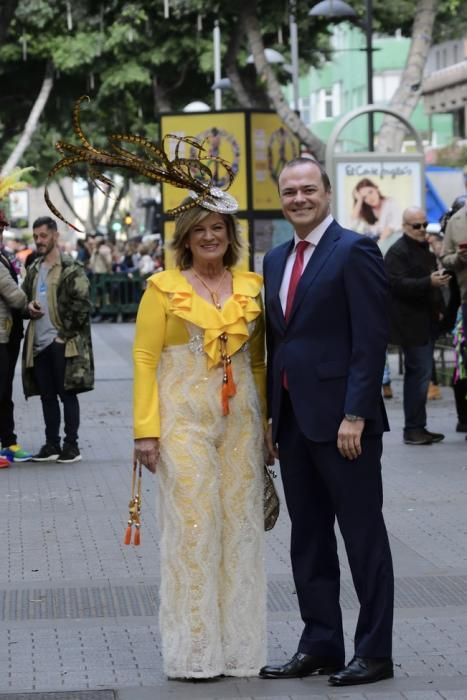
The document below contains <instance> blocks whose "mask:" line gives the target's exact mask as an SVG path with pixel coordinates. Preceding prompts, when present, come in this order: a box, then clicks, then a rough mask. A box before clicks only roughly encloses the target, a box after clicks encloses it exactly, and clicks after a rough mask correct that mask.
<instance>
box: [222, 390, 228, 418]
mask: <svg viewBox="0 0 467 700" xmlns="http://www.w3.org/2000/svg"><path fill="white" fill-rule="evenodd" d="M229 413H230V409H229V386H228V384H227V382H223V383H222V415H223V416H228V415H229Z"/></svg>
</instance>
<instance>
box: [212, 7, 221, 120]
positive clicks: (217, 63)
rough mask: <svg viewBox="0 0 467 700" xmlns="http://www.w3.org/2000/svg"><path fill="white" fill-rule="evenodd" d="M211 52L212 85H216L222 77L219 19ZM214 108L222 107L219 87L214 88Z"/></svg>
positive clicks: (215, 25)
mask: <svg viewBox="0 0 467 700" xmlns="http://www.w3.org/2000/svg"><path fill="white" fill-rule="evenodd" d="M212 38H213V52H214V85H218V83H219V81H220V80H221V78H222V69H221V30H220V27H219V20H218V19H216V21H215V23H214V31H213V37H212ZM214 109H215V110H216V111H218V110H220V109H222V90H221V89H220V88H219V87H216V88H214Z"/></svg>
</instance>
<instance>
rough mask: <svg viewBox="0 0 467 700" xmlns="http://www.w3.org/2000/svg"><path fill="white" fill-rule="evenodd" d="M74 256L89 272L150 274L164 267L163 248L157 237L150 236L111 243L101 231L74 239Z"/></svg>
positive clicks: (145, 275)
mask: <svg viewBox="0 0 467 700" xmlns="http://www.w3.org/2000/svg"><path fill="white" fill-rule="evenodd" d="M76 257H77V259H78V260H79V261H80V262H81V263H83V265H84V268H85V270H86V271H87V273H88V274H95V275H99V274H107V275H108V274H111V273H112V272H126V273H132V274H134V273H137V274H139V275H141V276H142V277H149V275H152V274H153V273H154V272H160V271H161V270H163V252H162V245H161V242H160V239H159V238H154V237H152V236H149V237H147V238H145V239H144V240H142V238H141V237H135V238H130V239H129V240H128V241H124V242H123V241H117V242H116V243H111V242H110V241H109V240H108V239H106V238H104V237H103V236H100V235H95V236H90V235H88V236H86V238H84V239H81V238H79V239H78V240H77V244H76Z"/></svg>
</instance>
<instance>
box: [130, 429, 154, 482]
mask: <svg viewBox="0 0 467 700" xmlns="http://www.w3.org/2000/svg"><path fill="white" fill-rule="evenodd" d="M133 457H134V459H135V460H136V461H138V462H141V464H142V465H143V467H146V469H148V470H149V471H150V472H151V473H152V474H155V473H156V466H157V462H158V461H159V438H140V439H139V440H135V449H134V453H133Z"/></svg>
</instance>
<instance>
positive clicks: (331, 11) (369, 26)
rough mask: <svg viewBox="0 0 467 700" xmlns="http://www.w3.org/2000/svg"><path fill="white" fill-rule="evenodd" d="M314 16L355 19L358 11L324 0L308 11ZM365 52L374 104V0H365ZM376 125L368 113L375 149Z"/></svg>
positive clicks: (339, 0) (370, 140)
mask: <svg viewBox="0 0 467 700" xmlns="http://www.w3.org/2000/svg"><path fill="white" fill-rule="evenodd" d="M308 14H309V15H311V16H312V17H327V18H328V19H334V20H337V21H341V20H344V19H350V20H352V19H353V20H355V19H356V17H357V13H356V12H355V10H354V9H353V8H352V7H350V5H348V4H347V3H346V2H344V0H322V1H321V2H319V3H318V4H317V5H315V6H314V7H312V8H311V10H310V12H309V13H308ZM364 29H365V53H366V95H367V103H368V104H369V105H372V104H373V0H365V23H364ZM374 142H375V127H374V119H373V112H370V113H369V114H368V150H369V151H374V150H375V143H374Z"/></svg>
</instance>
